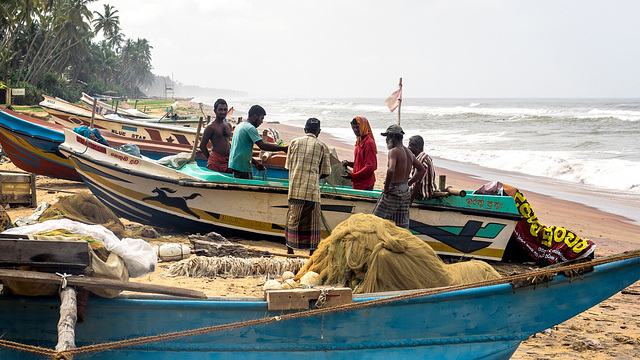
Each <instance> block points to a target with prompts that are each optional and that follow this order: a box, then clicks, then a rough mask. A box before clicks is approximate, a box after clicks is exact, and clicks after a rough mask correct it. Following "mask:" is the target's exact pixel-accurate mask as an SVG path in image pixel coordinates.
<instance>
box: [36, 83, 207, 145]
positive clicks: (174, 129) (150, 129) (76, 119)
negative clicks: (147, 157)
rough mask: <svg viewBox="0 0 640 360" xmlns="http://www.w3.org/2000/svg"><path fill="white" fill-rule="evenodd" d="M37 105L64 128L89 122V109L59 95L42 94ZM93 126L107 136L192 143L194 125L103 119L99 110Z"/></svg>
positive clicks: (181, 143) (71, 127)
mask: <svg viewBox="0 0 640 360" xmlns="http://www.w3.org/2000/svg"><path fill="white" fill-rule="evenodd" d="M43 97H44V101H42V102H40V107H42V108H43V109H45V110H46V111H47V112H48V113H49V114H50V115H51V116H52V118H53V119H54V121H55V122H56V123H58V124H60V125H62V126H64V127H66V128H67V129H73V128H75V127H78V126H88V127H90V126H91V122H92V121H91V110H88V109H84V108H82V107H79V106H76V105H73V104H71V103H68V102H65V101H63V100H60V99H55V98H52V97H49V96H45V95H43ZM93 127H95V128H98V129H100V131H102V132H106V133H109V134H110V135H111V136H118V137H122V138H125V139H133V140H146V141H157V142H163V143H169V144H180V145H187V146H191V147H193V143H194V141H195V138H196V129H194V128H190V127H181V126H170V125H164V124H156V123H150V122H143V121H136V120H129V119H119V120H116V119H107V118H105V117H103V116H102V115H100V114H95V115H94V117H93Z"/></svg>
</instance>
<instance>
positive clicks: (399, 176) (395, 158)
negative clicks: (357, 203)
mask: <svg viewBox="0 0 640 360" xmlns="http://www.w3.org/2000/svg"><path fill="white" fill-rule="evenodd" d="M402 135H404V131H402V128H401V127H400V126H399V125H391V126H389V127H388V128H387V131H385V132H383V133H382V136H384V137H386V139H387V149H389V156H388V157H389V159H388V163H387V176H386V178H385V181H384V190H383V191H382V195H380V198H379V199H378V203H377V204H376V206H375V207H374V208H373V215H376V216H378V217H381V218H383V219H387V220H391V221H393V222H395V223H396V225H397V226H399V227H403V228H405V229H408V228H409V205H411V185H413V184H414V183H415V182H416V181H418V180H420V179H422V177H423V176H424V174H425V171H426V169H425V167H424V166H423V165H422V163H421V162H420V161H418V159H416V157H415V156H413V153H412V152H411V151H410V150H409V149H407V148H406V147H405V146H404V145H402ZM412 168H415V169H416V171H415V174H414V175H413V177H412V178H411V179H409V174H410V173H411V169H412ZM407 180H409V181H408V182H407Z"/></svg>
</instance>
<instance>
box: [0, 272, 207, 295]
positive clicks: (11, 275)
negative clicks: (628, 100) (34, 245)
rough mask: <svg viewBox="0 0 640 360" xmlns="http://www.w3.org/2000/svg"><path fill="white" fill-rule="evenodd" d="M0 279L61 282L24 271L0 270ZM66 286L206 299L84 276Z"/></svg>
mask: <svg viewBox="0 0 640 360" xmlns="http://www.w3.org/2000/svg"><path fill="white" fill-rule="evenodd" d="M0 279H10V280H19V281H31V282H38V283H45V284H59V283H60V281H61V278H60V276H58V275H55V274H49V273H43V272H37V271H24V270H9V269H0ZM66 280H67V284H68V285H75V286H90V287H91V286H93V287H103V288H107V289H118V290H129V291H138V292H144V293H154V294H165V295H174V296H182V297H190V298H197V299H206V298H207V295H205V294H204V293H203V292H201V291H197V290H189V289H182V288H178V287H173V286H162V285H152V284H141V283H136V282H129V281H120V280H114V279H104V278H98V277H84V276H75V275H73V276H69V277H67V278H66Z"/></svg>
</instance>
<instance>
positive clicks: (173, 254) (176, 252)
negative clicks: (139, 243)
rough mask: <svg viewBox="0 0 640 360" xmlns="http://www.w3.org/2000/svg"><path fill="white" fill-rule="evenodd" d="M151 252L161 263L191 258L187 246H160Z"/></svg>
mask: <svg viewBox="0 0 640 360" xmlns="http://www.w3.org/2000/svg"><path fill="white" fill-rule="evenodd" d="M153 251H154V252H155V253H156V256H158V259H160V260H162V261H176V260H182V259H186V258H188V257H189V256H191V249H190V248H189V246H187V245H184V244H178V243H169V244H162V245H160V246H158V245H156V246H154V247H153Z"/></svg>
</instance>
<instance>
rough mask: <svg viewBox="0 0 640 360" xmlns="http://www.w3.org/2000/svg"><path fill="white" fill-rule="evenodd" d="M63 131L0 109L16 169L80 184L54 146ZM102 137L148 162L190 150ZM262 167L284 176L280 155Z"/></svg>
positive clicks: (0, 135)
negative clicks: (136, 152) (129, 148)
mask: <svg viewBox="0 0 640 360" xmlns="http://www.w3.org/2000/svg"><path fill="white" fill-rule="evenodd" d="M63 129H64V127H63V126H62V125H60V124H56V123H53V122H49V121H45V120H40V119H37V118H34V117H31V116H28V115H24V114H21V113H18V112H15V111H11V110H8V109H6V108H3V107H0V145H1V146H2V148H3V149H4V151H5V153H6V154H7V156H8V157H9V158H10V159H11V161H12V162H13V163H14V164H15V165H16V166H17V167H19V168H20V169H22V170H24V171H27V172H31V173H34V174H38V175H44V176H49V177H54V178H58V179H66V180H72V181H82V180H81V178H80V176H79V175H78V172H77V171H76V170H75V168H74V167H73V164H72V163H71V161H70V160H69V159H68V158H67V157H66V156H64V155H62V153H60V151H59V150H58V146H59V145H60V144H62V143H63V142H64V132H63ZM105 135H106V137H105V138H106V139H107V141H108V142H109V145H110V146H113V147H120V146H123V145H125V144H133V145H136V146H137V147H138V149H139V150H140V154H141V155H143V156H146V157H148V158H150V159H152V160H159V159H161V158H164V157H167V156H175V155H177V154H179V153H185V152H189V153H190V152H191V151H192V147H191V146H189V145H183V144H167V143H159V142H155V141H145V140H137V139H125V138H122V137H119V136H111V135H110V134H109V133H106V134H105ZM195 161H196V163H197V164H199V165H200V166H206V164H207V160H206V159H205V157H204V155H203V154H202V153H201V152H200V151H198V152H197V153H196V155H195ZM265 166H266V167H267V171H266V173H267V174H268V175H269V176H273V177H288V172H287V171H286V169H284V159H283V158H282V156H272V157H270V158H269V159H268V160H267V161H266V162H265ZM257 175H258V172H257V171H256V176H257Z"/></svg>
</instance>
